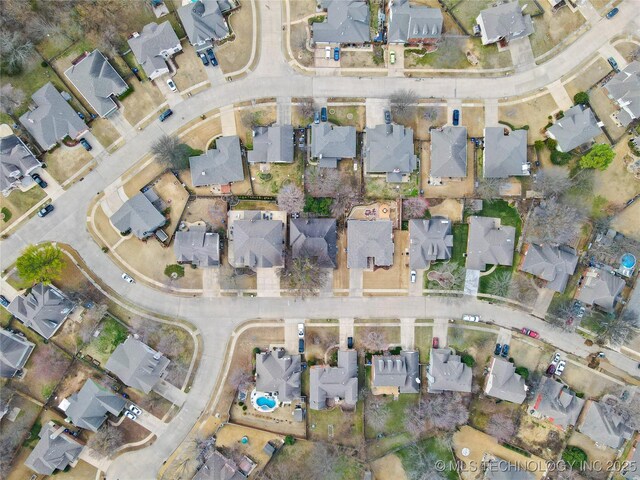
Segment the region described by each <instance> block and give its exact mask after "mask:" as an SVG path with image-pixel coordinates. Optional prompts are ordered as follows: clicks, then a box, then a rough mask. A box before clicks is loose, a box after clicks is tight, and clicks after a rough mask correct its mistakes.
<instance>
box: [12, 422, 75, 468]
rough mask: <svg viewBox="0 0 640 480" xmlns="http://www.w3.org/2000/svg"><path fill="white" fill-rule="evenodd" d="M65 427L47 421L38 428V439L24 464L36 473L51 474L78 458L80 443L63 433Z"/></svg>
mask: <svg viewBox="0 0 640 480" xmlns="http://www.w3.org/2000/svg"><path fill="white" fill-rule="evenodd" d="M64 429H65V427H63V426H59V425H56V424H55V423H53V422H49V423H48V424H46V425H45V426H44V427H42V429H41V430H40V433H38V436H39V437H40V440H39V441H38V443H37V444H36V446H35V447H34V449H33V451H32V452H31V453H30V454H29V456H28V457H27V459H26V460H25V462H24V464H25V465H26V466H27V467H29V468H30V469H31V470H33V471H34V472H36V473H39V474H41V475H51V474H52V473H53V472H54V471H55V470H64V469H65V468H67V466H68V465H69V464H71V463H73V462H75V461H76V460H77V459H78V456H79V455H80V452H81V451H82V445H81V444H80V443H78V442H77V441H76V439H75V438H73V437H72V436H71V435H68V434H66V433H64Z"/></svg>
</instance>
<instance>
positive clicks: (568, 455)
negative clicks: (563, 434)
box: [562, 445, 587, 470]
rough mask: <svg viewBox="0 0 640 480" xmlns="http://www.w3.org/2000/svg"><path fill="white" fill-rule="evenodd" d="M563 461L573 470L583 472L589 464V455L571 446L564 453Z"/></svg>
mask: <svg viewBox="0 0 640 480" xmlns="http://www.w3.org/2000/svg"><path fill="white" fill-rule="evenodd" d="M562 460H564V461H565V462H566V463H567V465H569V466H570V467H571V468H577V469H579V470H581V469H582V468H583V467H584V466H585V465H586V463H587V454H586V453H585V451H584V450H582V449H581V448H579V447H574V446H572V445H569V446H568V447H567V448H565V449H564V452H562Z"/></svg>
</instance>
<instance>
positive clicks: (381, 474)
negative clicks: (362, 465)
mask: <svg viewBox="0 0 640 480" xmlns="http://www.w3.org/2000/svg"><path fill="white" fill-rule="evenodd" d="M371 469H372V470H373V474H374V475H375V477H376V478H394V479H396V480H406V478H407V475H406V474H405V472H404V468H402V461H401V460H400V459H399V458H398V456H397V455H396V454H394V453H390V454H389V455H385V456H384V457H382V458H379V459H378V460H376V461H374V462H373V463H371Z"/></svg>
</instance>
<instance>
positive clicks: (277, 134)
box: [247, 125, 293, 163]
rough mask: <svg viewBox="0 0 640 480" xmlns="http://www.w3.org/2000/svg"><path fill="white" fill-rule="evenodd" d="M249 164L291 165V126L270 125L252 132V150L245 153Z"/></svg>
mask: <svg viewBox="0 0 640 480" xmlns="http://www.w3.org/2000/svg"><path fill="white" fill-rule="evenodd" d="M247 160H248V161H249V162H251V163H293V126H292V125H271V126H270V127H257V128H255V129H254V130H253V150H249V151H248V152H247Z"/></svg>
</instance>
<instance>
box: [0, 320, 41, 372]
mask: <svg viewBox="0 0 640 480" xmlns="http://www.w3.org/2000/svg"><path fill="white" fill-rule="evenodd" d="M34 348H35V344H34V343H31V342H30V341H29V340H27V339H26V338H25V337H23V336H22V335H18V334H16V333H12V332H9V331H8V330H5V329H2V330H0V377H4V378H11V377H13V376H14V375H15V374H16V373H18V372H19V371H20V370H22V368H23V367H24V364H25V363H27V360H28V359H29V355H31V352H33V349H34Z"/></svg>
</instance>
